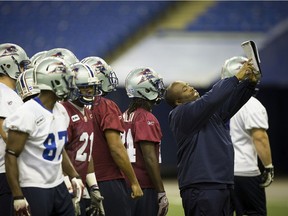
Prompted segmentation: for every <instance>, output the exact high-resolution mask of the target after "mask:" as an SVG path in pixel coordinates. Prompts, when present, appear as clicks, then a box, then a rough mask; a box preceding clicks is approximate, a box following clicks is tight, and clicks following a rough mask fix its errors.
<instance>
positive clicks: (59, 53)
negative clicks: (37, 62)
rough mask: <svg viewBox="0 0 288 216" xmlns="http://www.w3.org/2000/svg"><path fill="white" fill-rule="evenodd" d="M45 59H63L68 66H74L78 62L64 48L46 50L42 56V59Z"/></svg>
mask: <svg viewBox="0 0 288 216" xmlns="http://www.w3.org/2000/svg"><path fill="white" fill-rule="evenodd" d="M45 57H58V58H61V59H64V60H65V61H66V62H67V63H68V64H74V63H77V62H79V60H78V59H77V57H76V56H75V55H74V53H73V52H71V51H70V50H68V49H66V48H54V49H51V50H48V51H47V52H46V53H45V55H44V58H45Z"/></svg>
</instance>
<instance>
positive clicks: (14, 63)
mask: <svg viewBox="0 0 288 216" xmlns="http://www.w3.org/2000/svg"><path fill="white" fill-rule="evenodd" d="M29 64H30V60H29V58H28V56H27V54H26V52H25V51H24V50H23V49H22V48H21V47H20V46H18V45H16V44H12V43H4V44H0V74H5V75H8V76H9V77H11V78H12V79H15V80H16V79H17V77H18V76H19V75H20V73H22V72H23V71H24V70H26V69H27V68H28V66H29Z"/></svg>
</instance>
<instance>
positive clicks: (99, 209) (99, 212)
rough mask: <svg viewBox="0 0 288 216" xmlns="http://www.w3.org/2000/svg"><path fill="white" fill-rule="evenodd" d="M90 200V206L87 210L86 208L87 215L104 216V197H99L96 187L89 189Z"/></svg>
mask: <svg viewBox="0 0 288 216" xmlns="http://www.w3.org/2000/svg"><path fill="white" fill-rule="evenodd" d="M90 198H91V204H90V206H89V207H88V208H86V213H87V215H90V216H105V211H104V207H103V202H102V200H103V199H104V197H103V196H101V193H100V191H99V188H98V187H95V186H92V187H91V188H90Z"/></svg>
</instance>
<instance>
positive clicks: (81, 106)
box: [62, 62, 105, 216]
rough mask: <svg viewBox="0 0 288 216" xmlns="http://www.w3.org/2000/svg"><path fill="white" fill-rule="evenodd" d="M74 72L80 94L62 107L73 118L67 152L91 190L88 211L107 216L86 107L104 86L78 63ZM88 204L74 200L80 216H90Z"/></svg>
mask: <svg viewBox="0 0 288 216" xmlns="http://www.w3.org/2000/svg"><path fill="white" fill-rule="evenodd" d="M71 69H72V71H74V73H75V78H76V79H75V83H76V86H77V87H78V89H79V91H77V92H75V93H76V94H75V95H73V97H72V99H71V100H68V101H65V102H63V103H62V104H63V106H64V107H65V109H66V110H67V113H68V115H69V117H70V123H69V127H68V130H67V131H68V142H67V144H66V145H65V149H66V152H67V154H68V156H69V158H70V160H71V162H72V164H73V165H74V167H75V169H76V171H77V172H78V173H79V175H80V176H81V179H82V182H87V185H88V187H89V191H90V197H91V202H90V203H89V206H88V209H89V210H90V212H92V213H91V214H92V215H94V213H95V214H96V215H99V216H104V215H105V212H104V208H103V204H102V200H103V197H102V196H101V194H100V191H99V187H98V184H97V180H96V176H95V172H94V164H93V159H92V158H91V153H92V146H93V139H94V125H93V121H92V120H93V116H92V113H91V110H89V109H88V108H86V107H85V105H92V103H93V100H94V98H95V97H97V96H98V95H99V94H100V91H99V84H100V83H99V80H98V79H97V77H96V76H95V73H94V71H93V70H92V69H91V68H90V67H89V66H88V65H85V64H83V63H80V62H78V63H74V64H72V65H71ZM65 178H66V183H67V185H68V188H69V180H68V179H67V176H65ZM67 180H68V181H67ZM85 191H86V190H85ZM87 196H88V197H87ZM83 198H89V195H88V194H87V192H86V193H84V197H83ZM85 200H86V199H81V200H80V202H78V200H76V198H73V204H74V208H75V211H76V215H82V216H85V215H86V206H85ZM89 201H90V199H89ZM88 209H87V210H88ZM93 212H94V213H93Z"/></svg>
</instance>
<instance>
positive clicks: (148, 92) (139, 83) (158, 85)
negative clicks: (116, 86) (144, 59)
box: [125, 67, 165, 101]
mask: <svg viewBox="0 0 288 216" xmlns="http://www.w3.org/2000/svg"><path fill="white" fill-rule="evenodd" d="M125 88H126V92H127V95H128V97H129V98H135V97H136V98H144V99H147V100H149V101H153V100H156V101H160V100H161V99H162V98H163V93H164V90H165V87H164V84H163V80H162V78H161V77H160V76H159V74H158V73H156V72H155V71H154V70H153V69H151V68H147V67H141V68H136V69H134V70H132V71H131V72H130V73H129V74H128V76H127V77H126V80H125Z"/></svg>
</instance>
